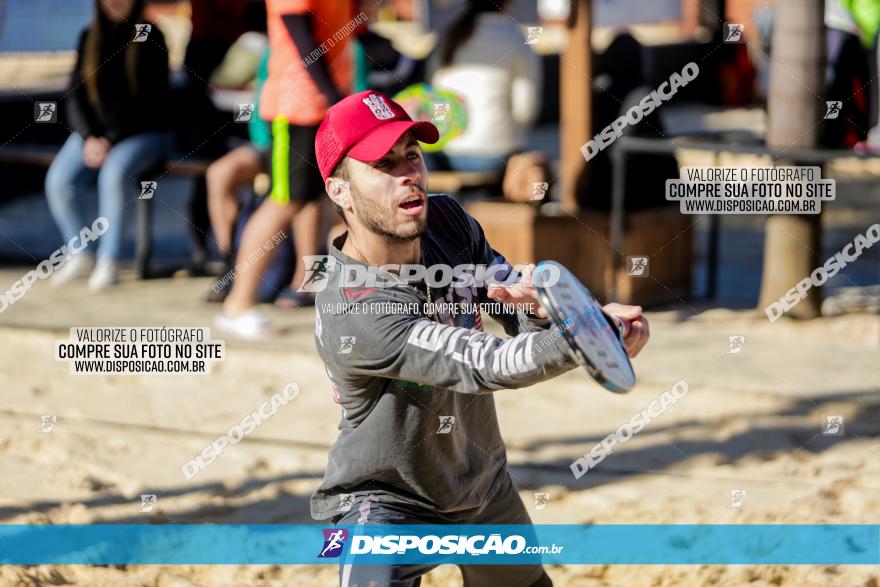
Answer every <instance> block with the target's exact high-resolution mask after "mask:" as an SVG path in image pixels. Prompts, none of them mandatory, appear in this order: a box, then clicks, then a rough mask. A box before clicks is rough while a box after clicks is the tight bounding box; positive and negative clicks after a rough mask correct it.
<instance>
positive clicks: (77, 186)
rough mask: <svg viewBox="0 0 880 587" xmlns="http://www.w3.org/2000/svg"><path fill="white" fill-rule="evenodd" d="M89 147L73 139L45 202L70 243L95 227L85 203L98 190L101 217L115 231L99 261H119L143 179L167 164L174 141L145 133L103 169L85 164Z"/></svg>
mask: <svg viewBox="0 0 880 587" xmlns="http://www.w3.org/2000/svg"><path fill="white" fill-rule="evenodd" d="M84 144H85V141H84V140H83V138H82V137H80V136H79V135H78V134H76V133H73V134H71V135H70V137H68V139H67V141H65V142H64V146H63V147H61V150H60V151H59V152H58V155H57V156H56V157H55V161H53V162H52V165H51V166H50V167H49V172H48V173H47V174H46V199H47V200H48V201H49V210H50V211H51V213H52V217H53V218H54V219H55V224H57V225H58V229H59V230H60V231H61V236H62V237H63V238H64V240H65V241H67V240H69V239H70V238H71V237H72V236H73V235H75V234H79V231H80V230H81V229H82V228H83V227H84V226H91V225H92V222H93V221H94V220H95V219H94V218H86V215H85V210H84V208H85V207H84V206H83V197H84V196H85V195H86V194H87V193H90V192H92V191H93V190H94V188H95V187H97V189H98V216H104V217H105V218H107V220H109V221H110V228H109V229H108V230H107V232H106V233H105V234H104V235H103V236H102V237H101V238H100V239H99V240H98V257H101V258H108V259H112V260H116V259H118V258H119V254H120V250H121V248H122V237H123V235H124V233H125V222H124V218H125V208H126V207H127V206H128V205H129V204H130V203H132V202H133V201H135V200H137V198H138V196H139V195H140V181H141V174H142V173H144V172H145V171H147V170H148V169H149V168H150V167H152V166H154V165H156V164H157V163H159V162H160V161H162V160H164V159H165V157H166V156H167V154H168V147H169V137H168V135H166V134H165V133H158V132H150V133H142V134H138V135H134V136H131V137H128V138H127V139H123V140H122V141H120V142H118V143H116V144H115V145H113V147H112V148H111V150H110V153H109V154H108V155H107V159H106V160H105V161H104V164H103V165H102V166H101V168H100V169H92V168H91V167H86V165H85V163H84V162H83V145H84Z"/></svg>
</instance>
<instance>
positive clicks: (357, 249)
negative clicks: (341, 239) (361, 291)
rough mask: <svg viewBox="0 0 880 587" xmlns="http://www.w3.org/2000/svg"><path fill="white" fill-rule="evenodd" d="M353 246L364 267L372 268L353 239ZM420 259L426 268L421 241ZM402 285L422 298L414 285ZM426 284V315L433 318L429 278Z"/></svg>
mask: <svg viewBox="0 0 880 587" xmlns="http://www.w3.org/2000/svg"><path fill="white" fill-rule="evenodd" d="M349 238H351V235H349ZM351 246H352V247H354V250H355V252H356V253H357V254H358V256H359V257H360V258H361V261H363V262H364V265H366V266H367V267H372V265H370V262H369V261H367V258H366V257H364V254H363V253H362V252H361V250H360V249H359V248H358V246H357V245H356V244H355V242H354V239H353V238H351ZM419 258H420V259H421V260H422V266H425V251H424V250H422V243H421V241H419ZM401 283H402V284H403V285H405V286H406V287H408V288H410V289H411V290H412V291H413V292H415V294H416V295H417V296H421V295H422V292H420V291H419V290H418V288H416V287H413V286H412V285H410V284H408V283H407V282H405V281H401ZM424 284H425V293H424V296H425V301H426V302H427V304H426V308H425V313H426V314H428V316H433V315H434V312H433V310H431V301H432V300H431V289H430V288H429V287H428V280H427V278H426V279H425V280H424Z"/></svg>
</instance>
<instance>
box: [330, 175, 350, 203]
mask: <svg viewBox="0 0 880 587" xmlns="http://www.w3.org/2000/svg"><path fill="white" fill-rule="evenodd" d="M324 189H325V190H326V191H327V195H328V196H330V199H331V200H332V201H333V203H334V204H336V205H337V206H339V207H341V208H346V207H347V204H348V200H349V196H350V195H351V184H349V183H348V182H347V181H345V180H344V179H339V178H338V177H328V178H327V179H326V180H325V181H324Z"/></svg>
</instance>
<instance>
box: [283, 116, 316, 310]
mask: <svg viewBox="0 0 880 587" xmlns="http://www.w3.org/2000/svg"><path fill="white" fill-rule="evenodd" d="M287 130H288V137H287V139H286V140H287V142H288V144H289V148H288V149H287V161H286V165H287V169H288V171H287V182H288V183H287V188H286V190H285V189H282V190H281V191H282V192H285V191H286V193H287V194H289V198H290V199H291V200H292V201H293V200H295V201H301V202H305V203H309V204H313V205H311V206H306V207H304V208H303V209H302V210H301V211H298V213H297V214H295V216H294V219H293V223H292V228H293V230H294V232H293V240H294V245H295V247H296V268H295V269H294V273H293V279H292V280H291V282H290V287H287V288H285V289H284V290H282V291H281V293H280V294H279V296H278V298H277V299H276V300H275V305H277V306H280V307H282V308H298V307H303V306H311V305H313V304H314V297H313V296H312V295H311V294H308V293H303V292H299V291H297V290H298V289H299V288H300V287H301V286H302V283H303V278H304V276H305V271H306V267H305V263H304V258H306V257H311V256H314V255H317V254H318V252H319V251H320V246H321V242H320V241H321V210H320V208H319V206H320V205H321V204H322V200H321V195H322V194H323V193H324V180H323V179H322V178H321V172H320V171H319V170H318V161H317V159H316V158H315V135H316V134H317V132H318V127H317V126H297V125H289V126H288V129H287ZM281 163H282V162H281V161H280V160H279V168H280V167H281ZM274 164H275V162H274V161H273V165H274ZM272 180H273V182H276V181H277V182H283V181H284V177H283V174H280V175H279V174H275V173H274V172H273V174H272ZM272 189H273V193H274V191H275V188H274V187H273V188H272ZM324 202H326V200H324Z"/></svg>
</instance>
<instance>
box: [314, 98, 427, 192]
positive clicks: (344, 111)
mask: <svg viewBox="0 0 880 587" xmlns="http://www.w3.org/2000/svg"><path fill="white" fill-rule="evenodd" d="M410 130H411V131H412V132H413V134H414V135H415V137H416V138H417V139H418V140H419V141H421V142H423V143H429V144H431V143H436V142H437V141H438V140H439V139H440V131H438V130H437V127H436V126H434V125H433V124H431V123H430V122H415V121H414V120H413V119H412V118H410V117H409V114H407V113H406V110H404V109H403V107H402V106H401V105H400V104H398V103H397V102H395V101H394V100H392V99H391V98H389V97H388V96H386V95H385V94H383V93H381V92H376V91H373V90H366V91H364V92H358V93H357V94H352V95H351V96H348V97H346V98H344V99H342V100H340V101H339V102H337V103H336V104H334V105H333V106H331V107H330V108H329V109H328V110H327V114H326V115H325V116H324V120H323V121H322V122H321V126H319V127H318V133H317V135H316V136H315V155H316V156H317V159H318V168H319V169H320V170H321V177H323V178H324V179H327V178H328V177H329V176H330V174H331V173H332V172H333V169H335V168H336V166H337V165H339V162H340V161H342V158H343V157H345V156H346V155H348V156H349V157H351V158H352V159H357V160H358V161H365V162H369V161H376V160H378V159H381V158H382V157H384V156H385V154H386V153H388V151H390V150H391V147H393V146H394V143H396V142H397V141H398V140H400V137H402V136H403V135H404V134H405V133H406V132H407V131H410Z"/></svg>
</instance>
